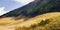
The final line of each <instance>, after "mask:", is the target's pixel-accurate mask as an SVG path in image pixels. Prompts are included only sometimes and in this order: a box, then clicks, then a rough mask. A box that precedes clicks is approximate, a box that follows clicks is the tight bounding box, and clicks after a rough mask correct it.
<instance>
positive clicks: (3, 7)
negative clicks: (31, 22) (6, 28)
mask: <svg viewBox="0 0 60 30" xmlns="http://www.w3.org/2000/svg"><path fill="white" fill-rule="evenodd" d="M32 1H34V0H0V16H1V15H3V14H5V13H7V12H9V11H12V10H14V9H16V8H19V7H22V6H24V5H26V4H28V3H30V2H32Z"/></svg>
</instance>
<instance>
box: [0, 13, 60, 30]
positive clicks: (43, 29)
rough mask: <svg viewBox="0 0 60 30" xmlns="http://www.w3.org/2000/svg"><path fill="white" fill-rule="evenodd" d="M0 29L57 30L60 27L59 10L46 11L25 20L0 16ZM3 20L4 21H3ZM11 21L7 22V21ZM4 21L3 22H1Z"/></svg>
mask: <svg viewBox="0 0 60 30" xmlns="http://www.w3.org/2000/svg"><path fill="white" fill-rule="evenodd" d="M0 20H1V22H0V24H2V23H4V24H5V23H6V22H7V24H5V25H3V24H2V25H0V29H2V30H3V29H5V30H6V29H8V30H58V29H60V23H59V22H60V12H52V13H46V14H42V15H38V16H36V17H34V18H30V19H28V20H26V21H24V19H22V20H23V21H21V19H19V20H15V19H14V18H12V17H9V18H8V17H7V18H1V19H0ZM4 20H5V21H4ZM7 20H8V21H11V22H10V23H8V21H7ZM2 21H4V22H2Z"/></svg>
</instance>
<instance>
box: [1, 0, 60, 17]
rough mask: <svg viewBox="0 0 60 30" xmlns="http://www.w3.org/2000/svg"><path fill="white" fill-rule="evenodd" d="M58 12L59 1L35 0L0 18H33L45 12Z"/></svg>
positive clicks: (59, 7)
mask: <svg viewBox="0 0 60 30" xmlns="http://www.w3.org/2000/svg"><path fill="white" fill-rule="evenodd" d="M56 11H57V12H60V0H35V1H33V2H31V3H29V4H27V5H25V6H23V7H21V8H18V9H15V10H13V11H10V12H8V13H6V14H4V15H2V16H1V17H17V16H20V15H22V16H26V17H34V16H37V15H39V14H43V13H47V12H56Z"/></svg>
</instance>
